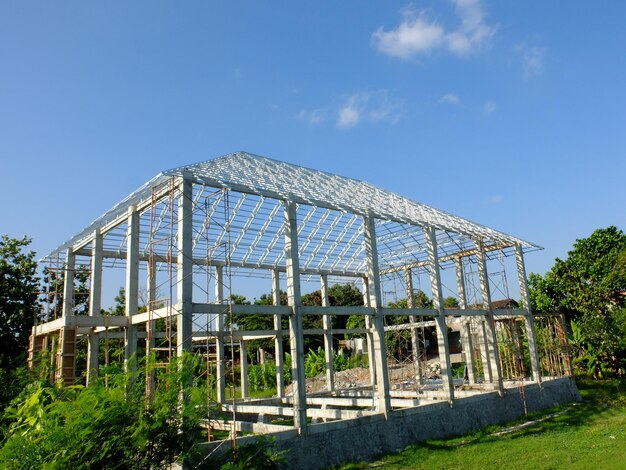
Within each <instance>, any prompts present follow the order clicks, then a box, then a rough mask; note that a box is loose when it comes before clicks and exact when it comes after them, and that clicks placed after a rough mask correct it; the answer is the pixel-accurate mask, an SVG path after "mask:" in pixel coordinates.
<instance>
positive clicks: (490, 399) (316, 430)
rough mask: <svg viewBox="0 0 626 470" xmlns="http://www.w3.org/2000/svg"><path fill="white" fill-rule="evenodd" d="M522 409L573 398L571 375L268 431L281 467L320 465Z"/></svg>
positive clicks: (456, 431)
mask: <svg viewBox="0 0 626 470" xmlns="http://www.w3.org/2000/svg"><path fill="white" fill-rule="evenodd" d="M524 400H525V402H526V408H527V410H528V412H529V413H530V412H534V411H539V410H542V409H547V408H551V407H553V406H556V405H559V404H563V403H568V402H572V401H579V400H580V394H579V393H578V389H577V388H576V385H575V383H574V381H573V380H572V379H570V378H569V377H562V378H557V379H552V380H546V381H544V382H543V383H541V384H537V383H528V384H526V385H525V387H524V393H523V395H522V394H520V389H519V387H507V388H505V390H504V394H503V396H499V393H498V392H497V391H494V392H491V393H484V394H480V395H476V396H472V397H466V398H458V397H457V399H456V400H455V401H454V403H453V405H452V406H451V405H450V404H449V403H448V402H447V401H442V402H440V403H432V404H428V405H424V406H419V407H415V408H406V409H399V410H393V411H391V412H389V413H388V414H387V417H386V418H385V415H384V413H378V414H375V415H369V416H362V417H359V418H354V419H343V420H341V421H335V422H329V423H318V424H312V425H310V426H309V427H308V432H307V434H306V435H298V434H297V432H296V431H295V430H293V429H291V430H288V431H282V432H276V433H269V434H266V436H268V435H269V436H274V437H275V438H276V444H277V446H278V447H279V448H280V449H281V450H286V451H287V453H286V459H287V461H286V466H287V467H288V468H298V469H322V468H330V467H332V466H335V465H340V464H342V463H346V462H350V461H362V460H368V459H372V458H374V457H376V456H379V455H381V454H385V453H390V452H396V451H400V450H402V449H404V448H405V447H406V446H408V445H411V444H417V443H419V442H423V441H425V440H428V439H441V438H447V437H452V436H457V435H462V434H466V433H468V432H471V431H475V430H478V429H481V428H484V427H486V426H489V425H493V424H504V423H506V422H509V421H512V420H515V419H517V418H520V417H521V416H523V415H524V402H523V401H524ZM255 439H256V438H255V437H254V436H247V437H241V438H238V439H237V445H238V446H240V445H243V444H245V443H247V442H253V441H254V440H255ZM222 444H224V442H220V441H218V442H212V443H208V444H205V446H206V447H205V449H206V451H207V453H208V452H212V451H215V453H214V454H213V455H217V454H220V453H221V452H227V451H228V450H229V449H230V446H228V445H222Z"/></svg>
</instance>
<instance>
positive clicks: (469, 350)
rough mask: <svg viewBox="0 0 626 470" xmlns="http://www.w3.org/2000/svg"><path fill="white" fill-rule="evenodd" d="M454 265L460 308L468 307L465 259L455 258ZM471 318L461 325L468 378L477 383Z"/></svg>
mask: <svg viewBox="0 0 626 470" xmlns="http://www.w3.org/2000/svg"><path fill="white" fill-rule="evenodd" d="M454 266H455V268H456V285H457V290H458V293H459V308H460V309H461V310H463V309H466V308H467V294H466V292H465V273H464V272H463V259H462V258H455V259H454ZM471 324H472V323H471V320H465V321H463V326H462V327H461V344H462V347H463V353H464V354H465V365H466V366H467V378H468V380H469V382H470V383H472V384H475V383H476V377H475V375H474V345H473V342H472V327H471Z"/></svg>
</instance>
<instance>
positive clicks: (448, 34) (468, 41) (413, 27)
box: [372, 0, 496, 59]
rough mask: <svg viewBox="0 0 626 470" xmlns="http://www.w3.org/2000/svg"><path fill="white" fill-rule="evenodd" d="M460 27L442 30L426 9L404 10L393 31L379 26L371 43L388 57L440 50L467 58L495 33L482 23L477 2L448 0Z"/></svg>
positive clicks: (482, 17) (402, 56) (481, 12)
mask: <svg viewBox="0 0 626 470" xmlns="http://www.w3.org/2000/svg"><path fill="white" fill-rule="evenodd" d="M451 1H452V4H453V5H454V11H455V14H456V16H457V17H458V18H459V20H460V22H461V24H460V25H459V26H458V27H457V28H456V29H453V30H446V29H445V28H444V27H443V26H441V25H440V24H439V23H438V22H437V21H436V20H431V19H429V15H428V12H427V11H426V10H420V11H416V10H415V9H414V8H413V7H411V6H409V7H406V8H405V9H404V10H403V11H402V15H403V20H402V22H401V23H400V25H399V26H398V27H397V28H396V29H392V30H389V31H385V30H384V29H383V28H382V27H380V28H378V29H377V30H376V31H374V33H372V44H373V46H374V47H375V48H376V49H378V50H379V51H381V52H383V53H385V54H387V55H390V56H392V57H399V58H401V59H411V58H414V57H416V56H417V55H419V54H426V53H429V52H431V51H434V50H436V49H442V50H446V51H449V52H452V53H454V54H457V55H467V54H469V53H471V52H473V51H475V50H476V49H478V48H480V47H482V46H484V45H486V44H488V43H489V41H490V40H491V38H492V37H493V35H494V34H495V32H496V27H495V26H490V25H488V24H487V23H486V22H485V11H484V8H483V5H482V3H481V0H451Z"/></svg>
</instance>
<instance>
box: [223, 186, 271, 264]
mask: <svg viewBox="0 0 626 470" xmlns="http://www.w3.org/2000/svg"><path fill="white" fill-rule="evenodd" d="M264 202H265V198H264V197H263V196H261V197H260V198H259V200H258V201H257V203H256V205H255V206H254V209H252V211H250V213H249V215H248V218H247V219H246V222H245V223H244V225H243V227H242V228H241V231H240V232H239V236H238V237H237V239H236V240H235V243H233V244H232V245H231V247H232V248H231V253H235V252H236V251H237V248H239V244H240V243H241V240H242V239H243V237H244V235H245V234H246V232H247V231H248V229H249V228H250V225H251V224H252V221H253V220H254V218H255V217H256V216H257V214H258V212H259V209H260V208H261V207H262V206H263V203H264Z"/></svg>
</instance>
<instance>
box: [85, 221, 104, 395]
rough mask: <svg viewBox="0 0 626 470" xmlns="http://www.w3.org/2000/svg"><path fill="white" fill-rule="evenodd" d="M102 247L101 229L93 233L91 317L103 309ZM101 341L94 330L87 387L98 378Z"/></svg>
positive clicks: (89, 352)
mask: <svg viewBox="0 0 626 470" xmlns="http://www.w3.org/2000/svg"><path fill="white" fill-rule="evenodd" d="M102 246H103V239H102V234H101V233H100V230H99V229H96V230H95V231H94V233H93V242H92V244H91V276H90V285H89V316H90V317H93V316H100V309H101V308H102V305H101V304H102ZM99 346H100V339H99V335H98V334H96V333H94V331H93V329H92V330H91V332H90V333H89V342H88V343H87V385H90V384H92V383H93V382H94V380H95V379H96V377H97V376H98V354H99Z"/></svg>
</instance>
